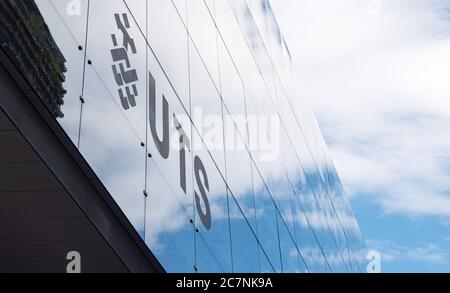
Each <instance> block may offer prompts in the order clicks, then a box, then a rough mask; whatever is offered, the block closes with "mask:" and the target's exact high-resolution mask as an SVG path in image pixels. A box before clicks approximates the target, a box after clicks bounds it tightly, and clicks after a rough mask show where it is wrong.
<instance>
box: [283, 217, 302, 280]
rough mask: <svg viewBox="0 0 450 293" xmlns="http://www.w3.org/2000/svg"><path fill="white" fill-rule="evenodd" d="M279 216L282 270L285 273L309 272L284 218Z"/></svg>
mask: <svg viewBox="0 0 450 293" xmlns="http://www.w3.org/2000/svg"><path fill="white" fill-rule="evenodd" d="M277 216H278V229H279V231H280V247H281V249H280V250H281V259H282V268H283V272H284V273H300V272H301V273H304V272H308V268H307V266H306V265H305V263H304V262H303V258H302V256H301V255H300V253H299V251H300V250H299V249H298V248H297V246H296V244H295V242H294V236H293V235H292V234H291V233H290V231H289V230H288V229H287V227H286V225H285V222H284V220H283V218H282V217H281V216H280V214H278V213H277Z"/></svg>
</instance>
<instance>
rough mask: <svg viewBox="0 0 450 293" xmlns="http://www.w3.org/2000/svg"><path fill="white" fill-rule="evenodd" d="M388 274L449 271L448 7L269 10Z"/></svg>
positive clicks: (406, 3) (398, 3) (401, 1)
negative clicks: (273, 13) (277, 25)
mask: <svg viewBox="0 0 450 293" xmlns="http://www.w3.org/2000/svg"><path fill="white" fill-rule="evenodd" d="M271 4H272V7H273V9H274V11H275V14H276V16H277V19H278V22H279V25H280V27H281V30H282V32H283V34H284V37H285V39H286V41H287V44H288V46H289V48H290V51H291V54H292V56H293V59H294V63H295V67H296V71H297V72H298V74H299V76H300V77H301V83H302V85H303V87H304V89H305V92H306V94H307V95H308V97H309V99H310V100H311V103H312V105H313V107H314V110H315V112H316V115H317V118H318V121H319V124H320V127H321V129H322V132H323V135H324V137H325V140H326V142H327V144H328V147H329V149H330V153H331V156H332V157H333V159H334V162H335V164H336V168H337V170H338V172H339V174H340V176H341V179H342V181H343V184H344V187H345V188H346V191H347V193H348V197H349V199H350V202H351V205H352V208H353V210H354V213H355V215H356V217H357V219H358V221H359V224H360V226H361V230H362V233H363V235H364V237H365V239H366V242H367V246H368V248H369V249H371V250H376V251H379V252H380V254H381V257H382V263H381V270H382V271H383V272H442V271H445V272H449V271H450V151H449V150H450V136H449V135H448V133H449V130H450V96H449V95H450V82H448V78H449V76H450V0H389V1H387V0H342V1H331V0H328V1H327V0H301V1H294V0H272V1H271Z"/></svg>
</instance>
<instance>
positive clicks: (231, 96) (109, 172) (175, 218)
mask: <svg viewBox="0 0 450 293" xmlns="http://www.w3.org/2000/svg"><path fill="white" fill-rule="evenodd" d="M2 6H4V7H2V11H1V12H0V19H2V20H3V21H8V22H10V23H11V24H12V26H11V27H10V29H8V27H7V26H4V27H3V28H2V29H1V30H2V32H1V35H0V37H1V46H2V48H3V49H4V50H5V52H7V53H8V54H9V55H10V56H11V58H12V60H13V61H14V62H16V64H17V66H18V67H19V69H21V71H22V72H23V73H24V75H25V76H26V77H28V78H29V81H30V84H31V85H32V86H33V88H34V90H35V91H36V92H37V93H38V94H39V95H40V96H41V98H42V100H43V101H44V102H45V103H46V105H48V108H49V110H50V111H52V113H53V114H54V117H55V119H57V120H58V122H59V123H60V125H61V126H62V127H63V129H64V130H65V131H66V133H67V135H68V136H69V137H70V138H71V139H72V141H73V143H74V144H75V145H76V146H77V147H78V149H79V151H80V152H81V154H82V155H83V156H84V158H85V159H86V161H87V162H88V163H89V165H90V166H91V167H92V169H93V170H94V172H95V173H96V174H97V176H98V177H99V178H100V180H101V181H102V182H103V184H104V185H105V187H106V188H107V189H108V190H109V192H110V193H111V195H112V196H113V197H114V199H115V200H116V202H117V203H118V204H119V206H120V207H121V209H122V210H123V212H124V213H125V214H126V216H127V217H128V219H129V220H130V221H131V223H132V224H133V226H134V227H135V228H136V230H137V231H138V232H139V233H140V235H141V236H142V238H143V239H144V240H145V243H146V244H147V245H148V247H149V248H150V249H151V251H152V252H153V253H154V254H155V256H156V257H157V258H158V260H159V261H160V262H161V264H162V265H163V266H164V268H165V269H166V270H167V271H168V272H362V271H364V270H365V267H366V265H365V255H366V254H365V245H364V241H363V239H362V236H361V233H360V230H359V226H358V224H357V222H356V219H355V218H354V216H353V214H352V211H351V208H350V206H349V204H348V202H347V200H346V198H345V192H344V190H343V187H342V184H341V182H340V180H339V177H338V175H337V173H336V170H335V168H334V166H333V163H332V161H331V159H330V156H329V154H328V151H327V148H326V144H325V142H324V140H323V138H322V136H321V133H320V130H319V127H318V124H317V122H316V120H315V117H314V114H313V112H312V109H311V106H310V105H309V104H308V101H307V99H306V98H305V96H304V95H303V94H302V89H301V88H300V87H299V85H298V83H297V82H296V77H295V72H294V71H293V69H292V60H291V56H290V53H289V50H288V47H287V45H286V42H285V41H284V38H283V36H282V33H281V32H280V29H279V27H278V25H277V22H276V18H275V17H274V15H273V13H272V10H271V7H270V3H269V1H268V0H247V1H246V0H229V1H228V0H171V1H169V0H78V1H77V0H75V1H63V0H34V1H30V0H23V1H22V0H5V1H3V4H2ZM14 27H15V28H16V29H12V28H14ZM17 28H20V29H17ZM24 35H32V36H33V38H32V41H33V42H32V43H31V44H26V45H27V46H28V47H27V48H24V47H23V45H22V44H21V43H20V42H19V40H22V39H23V36H24ZM38 48H41V49H45V50H51V51H52V52H53V53H52V54H53V56H55V59H54V60H40V59H39V56H34V57H33V54H38V53H36V52H39V50H38ZM49 48H50V49H49ZM33 52H34V53H33ZM44 65H45V66H44ZM36 75H39V76H45V78H42V79H39V80H36V79H35V78H33V76H36ZM52 93H54V94H52Z"/></svg>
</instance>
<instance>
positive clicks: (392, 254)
mask: <svg viewBox="0 0 450 293" xmlns="http://www.w3.org/2000/svg"><path fill="white" fill-rule="evenodd" d="M367 245H368V247H369V249H374V250H376V251H378V252H379V253H380V254H381V260H382V263H383V262H384V263H390V262H396V261H400V260H409V261H416V262H421V263H424V264H426V265H427V266H429V267H430V266H432V265H438V264H445V263H447V262H448V261H449V260H450V250H449V249H448V248H445V247H441V246H440V245H436V244H432V243H425V244H422V245H420V246H415V247H414V246H404V245H398V244H394V243H392V242H390V241H386V240H379V239H372V240H368V241H367Z"/></svg>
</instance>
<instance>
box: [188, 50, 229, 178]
mask: <svg viewBox="0 0 450 293" xmlns="http://www.w3.org/2000/svg"><path fill="white" fill-rule="evenodd" d="M190 48H191V49H190V65H191V66H190V73H191V77H190V93H191V109H192V119H193V123H194V125H195V128H196V130H197V131H198V132H199V133H200V137H201V138H202V140H200V142H201V141H203V142H204V144H205V145H206V149H207V150H208V151H209V152H211V154H212V156H213V158H214V161H215V162H216V163H217V165H218V167H219V170H220V171H221V172H222V173H223V174H225V159H224V152H223V147H224V144H223V143H224V141H223V127H224V124H223V116H222V115H223V112H222V111H223V109H222V102H221V99H220V96H219V93H218V91H217V88H216V87H215V86H214V84H213V82H212V81H211V78H210V76H209V74H208V72H207V70H206V68H205V66H204V64H203V63H202V60H201V58H200V56H199V55H198V53H197V51H196V50H195V49H193V44H192V42H190Z"/></svg>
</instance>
